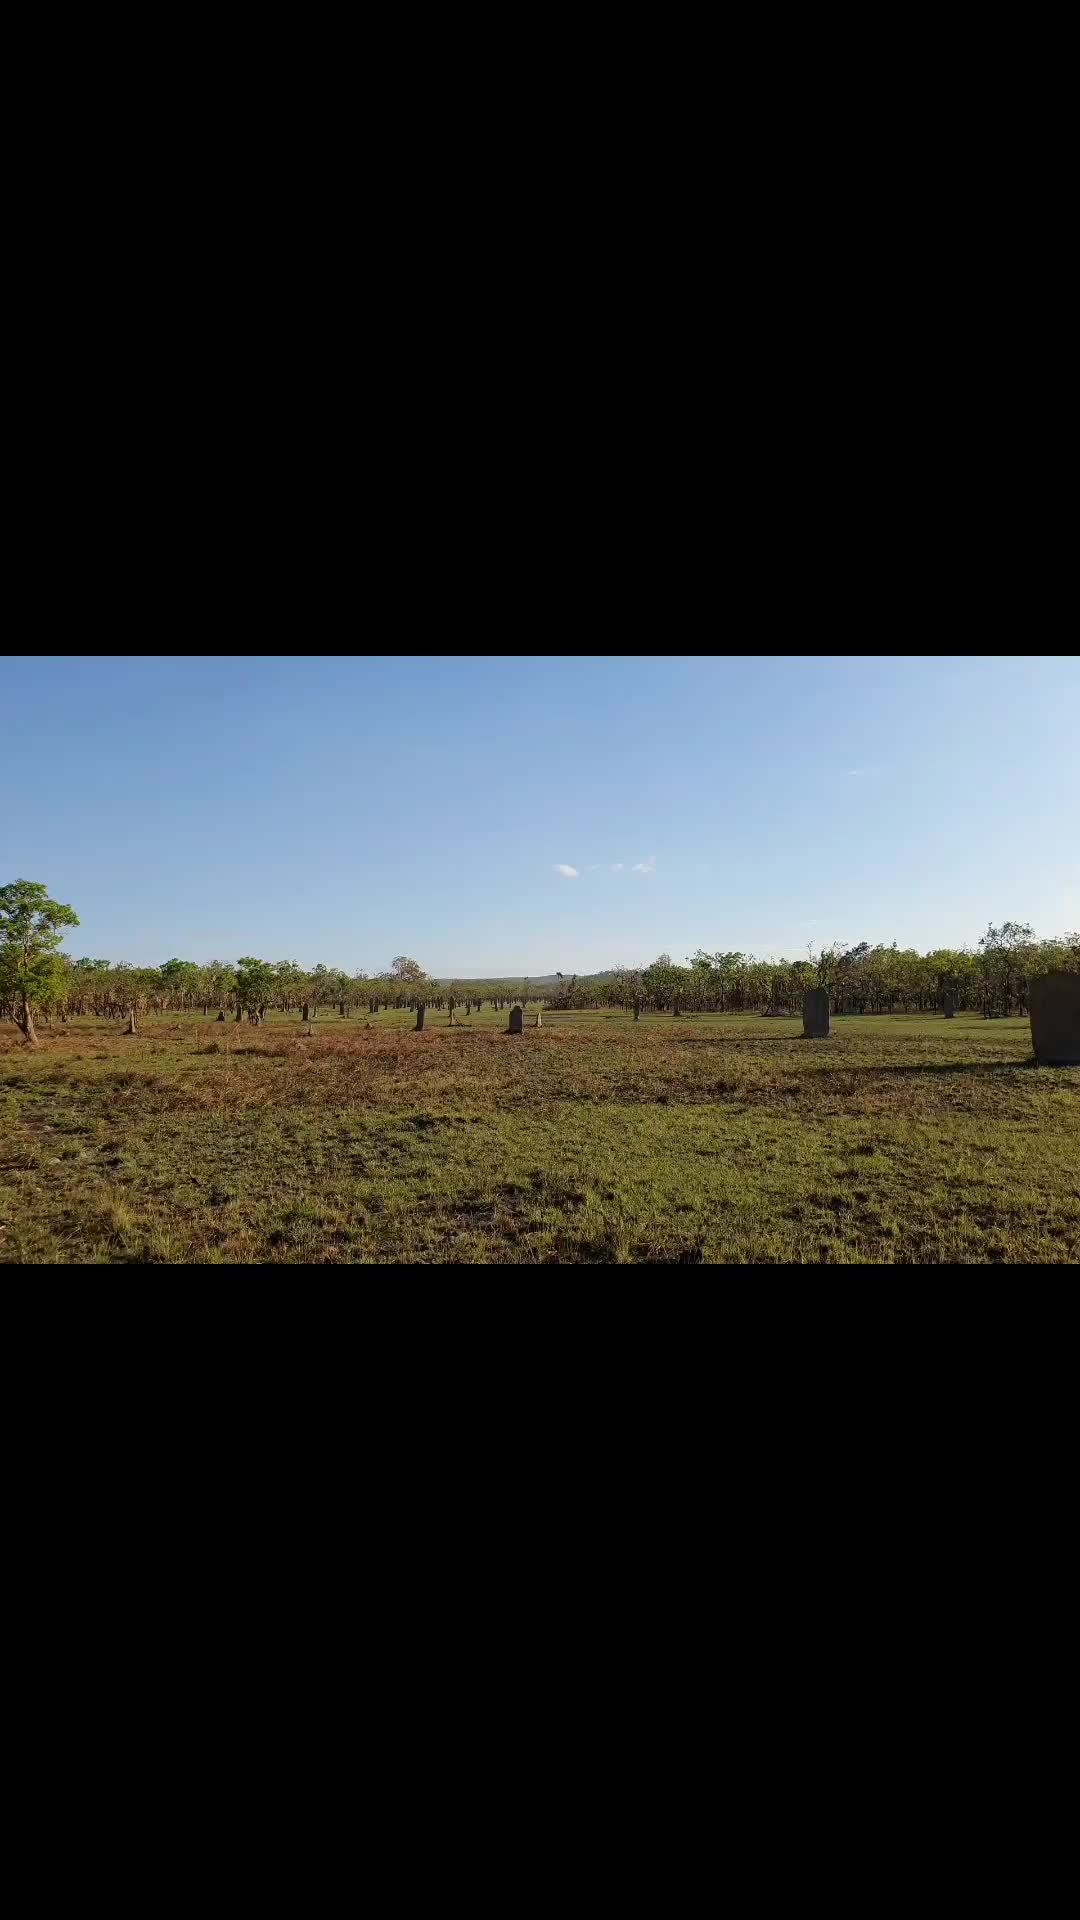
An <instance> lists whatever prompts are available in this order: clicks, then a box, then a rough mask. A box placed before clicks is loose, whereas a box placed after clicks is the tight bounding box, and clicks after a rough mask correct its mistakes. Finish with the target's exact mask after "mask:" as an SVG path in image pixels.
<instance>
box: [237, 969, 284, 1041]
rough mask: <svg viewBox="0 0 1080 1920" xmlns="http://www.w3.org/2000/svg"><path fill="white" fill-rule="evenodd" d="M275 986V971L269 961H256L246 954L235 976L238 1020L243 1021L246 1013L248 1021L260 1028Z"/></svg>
mask: <svg viewBox="0 0 1080 1920" xmlns="http://www.w3.org/2000/svg"><path fill="white" fill-rule="evenodd" d="M274 985H275V974H274V969H273V967H272V966H271V965H270V963H269V961H267V960H256V959H255V958H254V957H253V955H251V954H245V955H244V957H243V959H241V960H238V961H237V963H236V972H235V973H234V975H233V992H234V993H235V994H236V1018H237V1019H238V1020H242V1019H243V1017H244V1015H245V1013H246V1014H247V1016H248V1019H249V1020H250V1021H252V1022H253V1024H254V1025H255V1026H258V1025H259V1023H260V1021H261V1020H262V1018H263V1015H264V1014H265V1012H266V1009H267V1007H268V1006H269V1004H270V996H271V994H272V993H273V991H274Z"/></svg>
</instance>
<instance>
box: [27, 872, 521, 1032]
mask: <svg viewBox="0 0 1080 1920" xmlns="http://www.w3.org/2000/svg"><path fill="white" fill-rule="evenodd" d="M78 924H79V921H78V916H77V914H76V913H75V911H74V909H73V908H72V907H69V906H64V905H62V904H61V903H60V902H59V901H56V900H51V899H50V898H49V895H48V890H47V888H46V887H44V886H42V885H41V884H40V883H39V882H36V881H30V880H16V881H13V882H12V883H11V884H10V885H9V886H6V887H0V1015H3V1016H4V1017H5V1018H9V1019H12V1020H14V1022H15V1024H16V1025H17V1026H18V1028H19V1030H20V1031H21V1033H22V1034H23V1037H24V1039H25V1040H26V1041H27V1042H28V1044H29V1045H31V1046H33V1045H35V1044H36V1041H37V1033H36V1028H35V1018H36V1019H37V1020H40V1021H42V1022H43V1024H45V1025H51V1023H52V1022H53V1020H59V1021H66V1020H69V1019H71V1018H72V1017H75V1016H79V1015H86V1014H93V1015H96V1016H97V1017H98V1018H101V1019H123V1020H126V1021H127V1024H128V1031H129V1032H136V1031H137V1021H138V1018H139V1016H140V1015H141V1014H144V1013H159V1014H160V1013H185V1012H192V1011H196V1012H198V1011H201V1012H202V1013H203V1014H204V1015H206V1016H209V1015H210V1014H211V1013H212V1012H214V1011H216V1012H217V1014H218V1017H219V1019H223V1020H228V1019H232V1020H235V1021H243V1020H247V1021H249V1022H251V1024H253V1025H256V1026H258V1025H260V1024H261V1023H262V1021H263V1020H265V1018H266V1016H267V1014H268V1013H269V1012H270V1011H271V1010H272V1009H273V1010H275V1011H277V1012H279V1013H296V1014H297V1015H298V1017H299V1018H301V1019H302V1020H306V1021H310V1020H317V1019H318V1017H319V1014H320V1013H327V1012H331V1013H333V1012H336V1013H337V1014H338V1015H339V1016H340V1017H341V1018H343V1019H348V1018H349V1017H350V1016H351V1015H353V1014H355V1013H356V1012H357V1011H358V1010H360V1011H364V1010H366V1011H367V1012H369V1013H373V1014H374V1013H377V1012H378V1011H379V1010H380V1008H382V1009H385V1008H388V1007H407V1008H409V1009H412V1008H415V1007H416V1006H418V1005H419V1004H420V1002H421V1001H422V1002H423V1004H424V1005H425V1006H426V1007H432V1008H435V1009H436V1010H441V1009H446V1010H448V1011H449V1010H452V1009H454V1008H456V1007H459V1006H460V1007H463V1008H464V1007H468V1008H470V1009H471V1008H472V1007H475V1008H476V1010H477V1011H479V1009H480V1007H481V1006H482V1005H483V1004H484V1002H485V1001H491V1002H492V1003H493V1004H494V1005H495V1006H496V1007H498V1008H502V1007H503V1006H505V1005H508V1004H509V1003H510V1002H511V1001H512V1000H513V999H525V998H528V997H529V983H528V981H527V980H525V981H519V982H516V983H515V982H512V981H509V980H507V981H499V980H494V981H492V980H485V981H482V982H473V981H449V982H447V981H436V980H432V979H431V978H430V976H429V975H428V974H427V973H426V972H425V971H424V969H423V967H421V966H420V964H419V962H418V961H416V960H413V959H412V958H411V957H410V956H409V955H407V954H398V955H397V956H396V957H395V958H394V959H393V960H392V961H391V962H390V965H389V966H388V967H387V968H386V969H385V971H383V972H381V973H376V974H372V975H369V974H368V973H367V972H366V971H365V969H364V968H363V967H359V968H357V969H356V971H355V972H353V973H347V972H346V971H345V970H344V969H343V968H341V967H330V966H326V965H324V964H322V963H320V964H319V965H317V966H314V967H302V966H300V965H299V964H298V962H297V961H295V960H260V959H258V958H256V957H255V956H254V955H252V954H245V955H243V956H242V957H241V958H240V959H239V960H235V961H226V960H207V961H195V960H181V959H177V958H174V959H172V960H166V961H164V962H163V964H162V965H161V966H159V967H137V966H132V965H131V964H129V963H128V962H127V961H124V960H118V961H112V960H95V959H92V958H90V957H89V956H88V955H86V956H83V957H82V958H79V959H76V958H74V957H73V956H72V955H71V954H67V953H63V952H61V951H60V942H61V939H62V937H63V932H64V930H65V929H66V928H68V927H77V926H78Z"/></svg>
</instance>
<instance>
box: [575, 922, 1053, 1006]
mask: <svg viewBox="0 0 1080 1920" xmlns="http://www.w3.org/2000/svg"><path fill="white" fill-rule="evenodd" d="M1058 968H1064V969H1066V970H1069V971H1073V972H1080V932H1074V933H1065V934H1060V935H1057V936H1055V937H1053V938H1050V939H1038V938H1036V936H1035V934H1034V933H1033V931H1032V929H1031V927H1030V926H1028V925H1027V924H1026V923H1023V922H1020V921H1016V920H1006V921H1004V922H1003V924H1002V925H1001V926H1000V927H995V926H993V925H990V926H989V927H988V928H987V930H986V932H985V933H984V934H983V936H982V939H981V940H980V941H979V942H978V944H977V946H976V947H975V948H974V949H973V948H971V947H966V946H965V947H959V948H953V947H938V948H935V949H934V950H933V951H932V952H930V953H918V952H917V951H916V950H915V948H914V947H898V946H897V945H896V943H895V942H894V943H893V944H892V946H884V945H882V944H880V943H878V944H876V945H871V943H870V942H869V941H867V940H862V941H860V942H859V943H858V945H856V946H851V947H848V946H845V945H844V944H843V943H841V942H840V941H835V942H834V943H833V944H832V946H828V947H823V948H822V950H821V951H820V953H819V954H818V955H817V956H816V958H815V957H814V955H813V954H812V953H811V955H810V957H809V958H808V959H806V960H759V959H756V958H755V957H754V955H753V954H745V953H735V952H732V953H722V952H717V953H707V952H706V951H705V949H704V948H700V947H699V949H698V951H697V952H696V953H694V954H692V955H688V956H687V959H686V964H685V966H678V965H676V964H674V963H673V961H672V959H671V956H670V954H667V953H662V954H661V955H660V956H659V958H658V959H656V960H654V961H653V962H652V965H651V966H648V967H615V968H613V969H612V971H611V972H610V973H608V974H604V975H603V976H596V977H593V978H591V979H590V978H585V979H580V980H579V979H578V977H577V976H576V975H574V976H573V977H572V978H571V979H570V980H569V981H564V983H563V985H562V986H561V987H560V988H559V989H558V991H557V992H556V993H555V994H553V995H549V996H548V999H549V1005H550V1007H551V1009H552V1010H553V1011H557V1010H558V1009H559V1008H570V1007H582V1008H583V1007H594V1006H595V1007H606V1006H617V1007H622V1008H630V1009H636V1010H638V1011H639V1012H652V1013H672V1014H682V1013H687V1014H689V1013H762V1014H768V1013H783V1014H792V1015H794V1014H799V1013H801V1011H802V1000H803V994H804V993H805V992H806V990H807V988H808V987H824V988H825V989H826V990H827V992H828V995H829V1001H830V1005H831V1007H832V1011H833V1012H834V1013H837V1014H842V1013H932V1012H937V1011H940V1010H941V1009H942V1008H943V1006H944V1004H945V999H946V996H947V995H948V996H951V1000H952V1004H953V1005H954V1007H955V1008H956V1010H957V1012H964V1011H967V1012H978V1013H982V1014H984V1015H985V1016H986V1018H988V1019H992V1018H994V1017H996V1016H1001V1017H1004V1016H1006V1015H1008V1014H1010V1013H1017V1014H1023V1013H1026V1012H1027V989H1028V982H1029V981H1030V980H1031V979H1032V978H1033V977H1034V976H1035V975H1037V974H1043V973H1052V972H1054V971H1055V970H1056V969H1058Z"/></svg>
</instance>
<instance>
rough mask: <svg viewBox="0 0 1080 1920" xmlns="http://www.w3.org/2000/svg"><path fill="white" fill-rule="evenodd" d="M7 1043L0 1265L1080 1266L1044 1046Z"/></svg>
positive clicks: (858, 1041)
mask: <svg viewBox="0 0 1080 1920" xmlns="http://www.w3.org/2000/svg"><path fill="white" fill-rule="evenodd" d="M533 1019H534V1010H530V1011H529V1013H528V1014H527V1016H526V1030H525V1032H524V1034H523V1035H521V1036H520V1038H519V1037H511V1036H508V1035H507V1034H506V1033H505V1031H504V1029H505V1027H506V1024H507V1015H506V1013H505V1012H503V1013H498V1014H497V1013H495V1012H494V1011H493V1010H492V1009H491V1008H488V1007H485V1008H484V1010H483V1012H482V1013H480V1014H473V1015H471V1016H470V1017H469V1018H468V1019H466V1018H465V1017H464V1016H463V1015H461V1014H459V1015H458V1024H457V1026H455V1027H449V1026H448V1025H447V1022H446V1016H445V1015H439V1014H433V1013H431V1012H429V1013H428V1016H427V1026H426V1030H425V1032H424V1033H422V1034H417V1033H415V1032H413V1031H412V1028H413V1024H414V1022H413V1016H412V1014H407V1013H393V1012H389V1013H387V1012H384V1013H381V1014H379V1015H378V1016H377V1017H376V1018H374V1019H370V1020H369V1019H367V1018H366V1017H365V1016H364V1015H363V1014H361V1015H360V1016H359V1017H354V1018H352V1019H349V1020H341V1019H339V1018H338V1017H337V1015H336V1014H333V1015H331V1014H329V1013H323V1014H321V1015H320V1017H319V1019H318V1021H317V1022H316V1024H315V1027H314V1031H313V1032H312V1034H311V1035H310V1037H306V1036H305V1034H304V1032H303V1029H302V1027H301V1025H300V1022H299V1020H298V1019H297V1018H296V1016H295V1015H294V1016H285V1015H281V1014H272V1015H271V1016H270V1017H269V1019H268V1020H267V1022H266V1023H265V1024H264V1025H263V1026H261V1027H257V1028H256V1027H251V1026H248V1025H246V1024H245V1025H243V1026H238V1025H235V1024H233V1023H231V1022H229V1023H226V1024H218V1023H217V1022H216V1021H215V1020H214V1019H213V1018H211V1019H209V1020H205V1019H203V1018H202V1017H201V1016H196V1015H188V1016H182V1015H177V1014H172V1015H163V1016H161V1017H160V1018H158V1019H147V1020H146V1021H145V1022H144V1023H143V1026H142V1030H141V1032H140V1033H139V1034H138V1035H137V1036H135V1037H131V1036H128V1035H126V1034H125V1033H124V1032H123V1031H122V1029H121V1026H120V1024H119V1023H115V1022H113V1023H109V1022H106V1021H103V1020H93V1019H86V1020H73V1021H72V1022H71V1024H70V1025H69V1026H66V1027H54V1028H53V1029H52V1030H51V1031H49V1030H47V1029H46V1030H45V1031H43V1033H42V1035H41V1040H42V1044H41V1047H40V1049H39V1051H37V1052H36V1053H35V1052H32V1051H29V1050H27V1049H26V1048H25V1047H24V1046H23V1045H22V1044H21V1042H20V1040H19V1037H18V1035H17V1033H16V1032H15V1029H14V1028H13V1027H10V1028H9V1029H8V1030H7V1032H6V1033H5V1034H4V1035H3V1037H2V1038H0V1262H17V1261H33V1262H83V1261H92V1262H106V1263H114V1262H131V1261H136V1262H141V1261H157V1262H166V1263H168V1262H174V1261H198V1262H221V1261H241V1262H285V1263H288V1262H294V1263H295V1262H309V1261H314V1262H320V1263H335V1264H346V1263H355V1262H386V1261H399V1260H416V1261H423V1262H427V1263H436V1262H442V1261H453V1262H488V1263H491V1262H508V1261H516V1262H529V1263H533V1262H537V1263H540V1262H551V1261H573V1262H589V1261H618V1262H635V1261H649V1260H676V1261H684V1262H688V1263H698V1262H703V1261H705V1262H707V1261H739V1262H776V1261H805V1262H813V1263H815V1264H817V1263H820V1262H850V1261H874V1262H889V1263H893V1262H906V1261H931V1262H938V1261H963V1262H990V1261H1009V1262H1014V1261H1025V1260H1028V1261H1038V1262H1058V1263H1060V1262H1077V1261H1080V1068H1067V1069H1062V1068H1057V1069H1052V1068H1045V1067H1036V1066H1035V1065H1034V1064H1033V1062H1032V1058H1031V1033H1030V1028H1029V1025H1028V1022H1027V1020H1026V1019H1024V1020H1019V1019H1018V1020H997V1021H985V1020H982V1019H980V1018H977V1017H974V1016H970V1017H963V1016H961V1017H959V1018H957V1019H956V1020H953V1021H949V1022H948V1023H946V1022H945V1021H944V1020H942V1019H941V1018H940V1017H925V1018H923V1017H910V1018H909V1017H904V1016H879V1017H875V1018H854V1017H852V1018H843V1017H841V1018H836V1017H835V1016H834V1019H833V1033H832V1038H831V1039H829V1040H825V1041H811V1040H804V1039H803V1038H802V1026H801V1022H800V1021H797V1020H786V1019H785V1020H780V1019H762V1018H760V1017H759V1016H757V1015H716V1016H696V1017H693V1018H691V1017H687V1018H684V1019H680V1020H673V1019H672V1018H671V1017H670V1016H660V1015H656V1016H646V1017H644V1018H642V1020H641V1021H640V1022H639V1023H638V1024H637V1025H635V1023H634V1022H633V1020H632V1019H631V1017H630V1016H629V1014H623V1013H599V1014H588V1013H567V1014H549V1013H545V1014H544V1024H543V1026H542V1028H541V1029H540V1030H539V1031H537V1030H536V1029H535V1028H534V1027H533V1026H532V1024H531V1023H532V1021H533Z"/></svg>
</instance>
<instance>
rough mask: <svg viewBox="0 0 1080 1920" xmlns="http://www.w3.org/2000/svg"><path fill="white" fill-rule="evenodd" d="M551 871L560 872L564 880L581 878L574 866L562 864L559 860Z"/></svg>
mask: <svg viewBox="0 0 1080 1920" xmlns="http://www.w3.org/2000/svg"><path fill="white" fill-rule="evenodd" d="M551 871H552V873H561V874H562V876H563V878H564V880H580V879H581V875H580V873H579V872H578V870H577V868H576V867H567V866H564V865H563V864H562V862H561V861H560V863H559V865H558V866H557V867H552V869H551Z"/></svg>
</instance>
